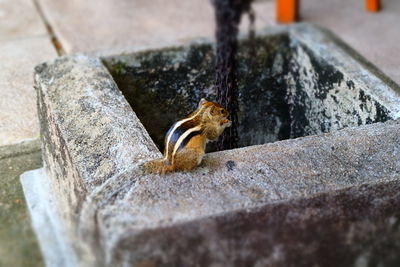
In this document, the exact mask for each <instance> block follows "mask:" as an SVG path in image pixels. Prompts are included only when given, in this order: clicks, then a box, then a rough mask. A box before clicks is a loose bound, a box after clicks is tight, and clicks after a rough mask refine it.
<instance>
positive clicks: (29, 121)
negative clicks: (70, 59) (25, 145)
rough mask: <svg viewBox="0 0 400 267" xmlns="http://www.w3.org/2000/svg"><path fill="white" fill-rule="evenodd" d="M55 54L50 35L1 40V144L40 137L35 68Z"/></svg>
mask: <svg viewBox="0 0 400 267" xmlns="http://www.w3.org/2000/svg"><path fill="white" fill-rule="evenodd" d="M54 57H56V52H55V50H54V47H53V46H52V45H51V42H50V40H49V38H47V37H32V38H28V39H23V40H16V41H4V42H0V90H1V97H0V146H2V145H10V144H15V143H19V142H21V141H24V140H27V139H34V138H38V136H39V123H38V119H37V112H36V103H35V91H34V90H33V78H32V76H33V75H32V71H33V68H34V66H35V65H37V64H38V63H40V62H43V61H46V60H50V59H53V58H54Z"/></svg>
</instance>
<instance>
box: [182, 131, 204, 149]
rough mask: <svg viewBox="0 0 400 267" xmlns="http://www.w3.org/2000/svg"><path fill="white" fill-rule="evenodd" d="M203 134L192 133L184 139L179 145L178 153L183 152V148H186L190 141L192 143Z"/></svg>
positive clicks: (198, 132)
mask: <svg viewBox="0 0 400 267" xmlns="http://www.w3.org/2000/svg"><path fill="white" fill-rule="evenodd" d="M201 132H202V131H201V130H198V131H194V132H191V133H190V134H189V135H188V136H186V138H185V139H183V141H182V143H181V144H180V145H179V147H178V150H177V151H176V152H178V151H179V150H181V149H182V148H184V147H185V146H186V145H187V143H189V141H190V140H191V139H192V138H193V137H195V136H196V135H199V134H201Z"/></svg>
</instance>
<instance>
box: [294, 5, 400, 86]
mask: <svg viewBox="0 0 400 267" xmlns="http://www.w3.org/2000/svg"><path fill="white" fill-rule="evenodd" d="M381 3H382V10H381V11H380V12H378V13H370V12H367V11H366V10H365V6H364V5H365V1H359V0H353V1H342V0H307V1H303V2H302V3H301V11H300V15H301V20H302V21H305V22H310V23H316V24H318V25H321V26H323V27H326V28H328V29H330V30H331V31H333V32H334V33H335V34H337V35H338V36H339V37H340V38H342V39H343V40H344V41H345V42H346V43H348V44H350V45H351V46H352V47H353V48H354V49H356V50H357V51H358V52H359V53H360V54H361V55H363V56H364V57H366V58H367V59H368V60H369V61H371V62H373V63H374V64H375V65H376V66H378V67H379V68H380V69H381V70H382V71H383V72H385V73H386V74H387V75H388V76H389V77H391V78H392V79H393V80H394V81H396V82H397V83H400V72H399V70H398V66H399V65H400V60H399V57H395V56H393V55H398V54H400V47H399V45H398V44H399V42H400V35H399V34H398V30H397V27H396V26H395V25H398V24H399V23H400V16H399V13H400V1H396V0H386V1H385V0H383V1H381Z"/></svg>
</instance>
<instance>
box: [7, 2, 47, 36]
mask: <svg viewBox="0 0 400 267" xmlns="http://www.w3.org/2000/svg"><path fill="white" fill-rule="evenodd" d="M39 36H41V37H45V36H47V30H46V27H45V25H44V23H43V21H42V20H41V18H40V16H39V13H38V12H37V10H36V8H35V6H34V1H32V0H2V1H0V43H1V42H3V41H5V40H15V39H27V38H32V37H39Z"/></svg>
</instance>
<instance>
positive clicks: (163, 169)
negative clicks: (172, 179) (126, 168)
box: [143, 158, 172, 174]
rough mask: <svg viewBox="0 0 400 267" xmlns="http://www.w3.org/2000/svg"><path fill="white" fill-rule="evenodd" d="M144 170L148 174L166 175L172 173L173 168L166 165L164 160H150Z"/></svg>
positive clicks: (144, 165)
mask: <svg viewBox="0 0 400 267" xmlns="http://www.w3.org/2000/svg"><path fill="white" fill-rule="evenodd" d="M143 168H144V171H145V172H146V173H154V174H165V173H167V172H170V171H172V168H171V167H170V166H167V165H166V163H165V159H164V158H162V159H154V160H150V161H148V162H146V163H145V164H143Z"/></svg>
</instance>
